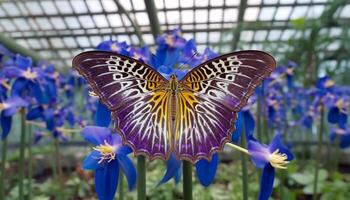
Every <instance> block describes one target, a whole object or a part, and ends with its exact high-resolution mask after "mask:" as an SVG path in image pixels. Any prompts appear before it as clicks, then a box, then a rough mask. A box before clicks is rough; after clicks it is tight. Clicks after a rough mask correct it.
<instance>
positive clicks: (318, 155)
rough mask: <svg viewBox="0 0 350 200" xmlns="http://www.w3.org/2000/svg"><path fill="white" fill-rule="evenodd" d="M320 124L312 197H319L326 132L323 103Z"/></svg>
mask: <svg viewBox="0 0 350 200" xmlns="http://www.w3.org/2000/svg"><path fill="white" fill-rule="evenodd" d="M320 113H321V117H320V124H319V126H320V127H319V132H318V142H317V151H316V162H315V174H314V184H313V185H314V188H313V196H312V199H313V200H316V199H317V194H318V191H317V187H318V174H319V169H320V160H321V154H322V142H323V132H324V115H325V111H324V106H323V105H321V107H320Z"/></svg>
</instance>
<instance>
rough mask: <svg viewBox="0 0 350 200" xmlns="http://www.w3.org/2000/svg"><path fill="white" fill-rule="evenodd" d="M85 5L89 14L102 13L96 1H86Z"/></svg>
mask: <svg viewBox="0 0 350 200" xmlns="http://www.w3.org/2000/svg"><path fill="white" fill-rule="evenodd" d="M86 4H87V6H88V8H89V10H90V12H92V13H96V12H102V11H103V9H102V7H101V3H100V2H98V1H96V0H87V1H86Z"/></svg>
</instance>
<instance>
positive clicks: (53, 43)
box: [0, 0, 350, 66]
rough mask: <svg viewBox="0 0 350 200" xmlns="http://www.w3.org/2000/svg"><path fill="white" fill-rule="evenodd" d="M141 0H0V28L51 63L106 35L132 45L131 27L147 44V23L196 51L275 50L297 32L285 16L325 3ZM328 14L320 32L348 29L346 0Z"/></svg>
mask: <svg viewBox="0 0 350 200" xmlns="http://www.w3.org/2000/svg"><path fill="white" fill-rule="evenodd" d="M145 2H149V1H148V0H145V1H144V0H119V1H118V2H117V0H102V1H99V0H74V1H67V0H35V1H33V0H28V1H13V0H11V1H2V2H1V3H0V31H1V32H2V33H4V34H5V35H6V36H8V37H11V38H14V40H15V41H16V42H18V43H19V44H21V45H22V46H24V47H26V48H29V49H32V50H33V51H35V52H37V53H38V54H39V55H40V56H41V57H42V58H45V59H47V60H49V61H51V62H52V63H54V64H55V65H56V66H60V65H62V66H69V65H70V63H71V59H72V57H73V56H74V55H75V54H77V53H78V52H81V51H83V50H88V49H92V48H94V47H95V46H96V45H97V44H98V43H100V42H101V41H103V40H106V39H109V38H113V39H116V40H118V41H126V42H127V43H129V44H131V45H133V46H139V45H140V39H139V37H138V35H137V32H136V31H135V28H134V26H135V25H136V26H137V27H138V29H139V33H140V34H141V36H142V38H143V40H144V43H145V44H147V45H150V46H152V45H154V36H155V32H154V30H153V29H155V27H159V30H160V31H162V32H164V31H168V30H171V29H173V28H177V27H181V29H182V32H183V36H184V37H185V38H187V39H190V38H195V40H196V42H197V43H198V49H199V51H201V50H203V49H204V48H205V47H207V46H209V47H212V48H213V49H214V50H216V51H219V52H220V53H225V52H229V51H232V50H235V49H264V48H270V47H271V46H272V47H273V45H277V46H278V52H276V53H283V52H284V51H286V50H287V48H288V45H286V43H287V41H288V40H289V39H290V38H298V37H301V36H302V31H298V30H296V29H295V28H294V27H293V22H294V21H296V20H298V19H318V18H320V16H321V15H322V13H323V12H324V11H325V9H327V6H329V4H330V3H331V1H330V0H247V1H244V2H245V3H246V4H245V6H244V8H243V7H242V6H241V4H240V3H241V2H242V0H171V1H165V0H154V1H153V2H154V5H155V6H154V7H155V9H150V8H149V6H146V5H145ZM118 4H119V6H118ZM120 6H121V7H120ZM154 7H153V8H154ZM123 9H124V10H125V11H126V13H127V15H126V14H125V13H123V12H122V10H123ZM242 10H244V11H243V12H242ZM150 15H152V16H153V17H158V20H157V21H158V22H157V21H154V20H153V21H152V22H150V17H151V16H150ZM240 15H241V16H240ZM333 18H335V19H336V20H338V22H339V23H337V24H333V25H330V26H328V27H325V28H323V29H321V30H320V32H321V33H324V34H329V37H332V38H337V37H340V36H341V35H342V34H348V35H350V33H349V29H348V28H344V24H345V25H346V23H349V21H350V2H348V3H347V4H345V5H342V6H341V7H340V8H339V9H337V11H336V12H335V13H334V14H333ZM151 19H152V18H151ZM237 30H239V31H237ZM266 43H268V44H269V47H266ZM339 46H340V41H338V40H336V39H335V40H334V42H332V43H331V44H330V45H328V46H327V47H325V49H324V50H325V51H335V50H337V49H338V48H339Z"/></svg>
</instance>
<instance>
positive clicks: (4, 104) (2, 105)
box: [0, 103, 8, 110]
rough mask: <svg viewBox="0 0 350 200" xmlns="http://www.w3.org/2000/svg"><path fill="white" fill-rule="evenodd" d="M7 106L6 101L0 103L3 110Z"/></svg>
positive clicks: (0, 108)
mask: <svg viewBox="0 0 350 200" xmlns="http://www.w3.org/2000/svg"><path fill="white" fill-rule="evenodd" d="M6 108H8V104H7V103H0V110H4V109H6Z"/></svg>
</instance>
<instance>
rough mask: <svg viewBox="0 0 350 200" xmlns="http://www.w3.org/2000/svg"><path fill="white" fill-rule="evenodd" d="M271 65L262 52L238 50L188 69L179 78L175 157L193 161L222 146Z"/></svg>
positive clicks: (269, 59) (268, 56)
mask: <svg viewBox="0 0 350 200" xmlns="http://www.w3.org/2000/svg"><path fill="white" fill-rule="evenodd" d="M275 67H276V62H275V60H274V58H273V57H272V56H270V55H269V54H267V53H265V52H261V51H240V52H234V53H230V54H226V55H223V56H220V57H217V58H214V59H212V60H209V61H207V62H205V63H203V64H201V65H199V66H198V67H196V68H194V69H193V70H191V71H190V72H189V73H188V74H187V75H186V76H185V77H184V78H183V79H182V80H181V81H180V86H179V87H180V89H179V92H178V95H177V99H178V100H177V105H178V106H179V107H180V108H178V112H179V113H177V118H176V127H177V130H176V134H175V147H174V149H175V153H176V154H177V156H178V157H179V158H181V159H188V160H191V161H193V162H195V161H196V160H197V159H198V158H199V157H203V158H206V159H210V158H211V155H212V153H214V152H215V151H217V150H219V149H222V148H223V145H224V144H225V143H226V142H227V141H229V140H230V136H231V133H232V132H233V131H234V126H233V122H234V121H235V119H236V113H237V112H238V111H239V110H240V109H241V108H242V107H243V106H245V105H246V102H247V100H248V98H249V97H250V96H251V95H252V93H253V92H254V89H255V88H256V87H257V86H258V85H259V84H260V83H261V81H262V80H263V79H264V78H265V77H267V76H268V75H269V74H270V73H271V72H272V70H273V69H274V68H275Z"/></svg>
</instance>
